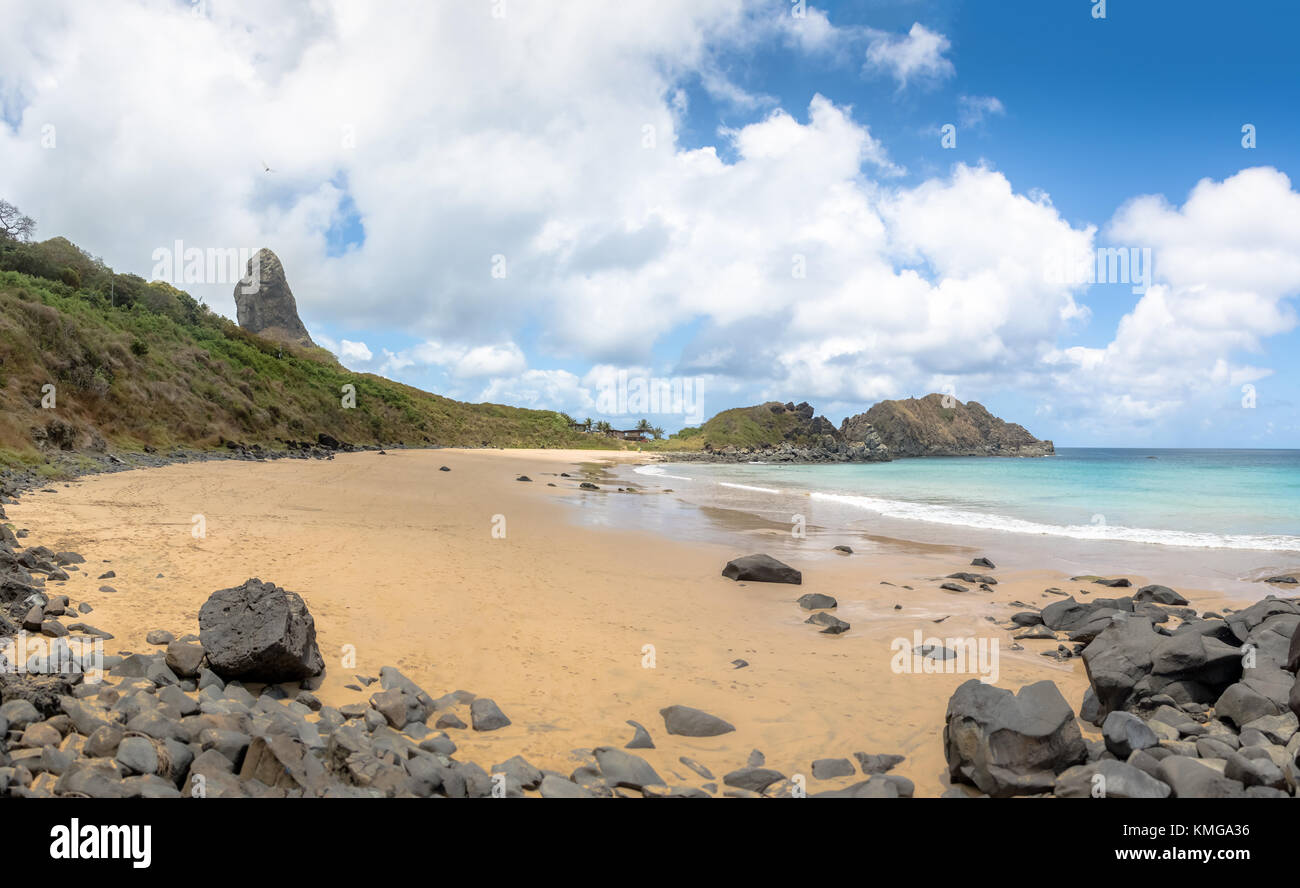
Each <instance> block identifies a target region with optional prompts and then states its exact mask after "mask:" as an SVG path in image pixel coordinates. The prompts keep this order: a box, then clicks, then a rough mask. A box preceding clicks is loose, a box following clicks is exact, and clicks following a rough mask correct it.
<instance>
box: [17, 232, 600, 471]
mask: <svg viewBox="0 0 1300 888" xmlns="http://www.w3.org/2000/svg"><path fill="white" fill-rule="evenodd" d="M39 246H41V247H43V248H46V253H43V254H40V255H41V256H44V255H48V253H49V252H52V251H56V250H59V251H62V252H63V253H64V254H65V255H66V258H67V259H69V260H75V259H76V255H80V256H82V257H83V259H84V260H85V262H83V263H82V268H80V269H78V268H76V267H75V266H73V265H72V264H71V262H68V263H67V264H66V265H65V266H63V267H73V268H74V270H76V271H78V272H80V273H79V274H78V275H76V276H70V275H63V278H64V281H68V282H67V283H65V282H63V281H59V280H50V279H48V277H37V276H34V275H30V274H24V273H20V272H16V271H0V462H7V463H13V462H35V461H38V460H39V459H40V458H41V456H40V453H39V452H38V450H37V449H36V447H35V445H34V444H33V438H32V429H33V428H36V427H42V428H43V427H46V426H47V425H49V424H50V423H51V422H52V421H54V422H55V423H56V424H57V423H59V422H63V423H68V424H71V426H73V427H75V437H76V443H77V446H78V447H94V446H98V445H99V444H103V443H106V444H108V445H109V446H111V447H113V448H117V449H122V450H138V449H142V448H143V447H144V446H145V445H152V446H154V447H157V448H159V449H164V448H167V447H170V446H183V447H199V448H202V447H215V446H218V445H219V444H220V443H221V441H222V440H223V439H225V440H235V441H240V442H243V443H250V444H251V443H260V444H264V445H267V444H274V443H276V442H277V441H279V440H300V441H301V440H308V441H315V439H316V436H317V434H319V433H325V434H329V435H332V436H334V437H335V438H337V439H339V440H342V441H347V442H350V443H354V444H377V443H382V444H397V443H404V444H410V445H428V444H439V445H446V446H485V445H486V446H501V447H542V446H545V447H582V448H601V447H618V446H619V445H618V444H617V443H616V442H613V441H610V440H608V439H602V438H597V437H593V436H590V435H582V434H579V433H575V432H572V431H570V430H569V429H568V427H567V425H566V423H565V421H564V419H563V418H562V417H561V416H560V415H559V414H558V413H554V412H552V411H544V410H525V409H520V408H515V407H505V406H501V405H496V404H466V403H462V402H459V401H453V400H451V399H449V398H443V397H440V396H438V395H434V394H430V393H428V392H423V391H420V390H419V389H415V388H412V387H410V386H406V385H402V384H400V383H396V382H393V381H391V380H387V379H384V378H382V377H379V376H374V375H372V374H357V373H353V372H351V371H349V370H347V369H345V368H343V367H342V366H340V365H339V364H338V363H337V362H336V361H335V360H334V358H333V357H332V356H331V355H329V354H328V353H327V352H325V351H323V350H321V349H290V348H288V347H284V348H283V351H282V347H281V346H280V345H279V344H277V343H274V342H270V341H268V340H265V339H262V338H260V337H258V336H255V335H253V334H250V333H248V332H246V331H244V330H241V329H240V328H239V327H238V326H237V325H235V324H234V323H232V322H230V321H229V320H227V319H225V318H222V317H220V316H219V315H215V314H213V313H212V312H210V311H208V310H207V309H206V308H204V307H202V306H199V305H198V304H197V303H196V302H195V301H194V300H193V299H191V298H190V297H189V296H188V294H185V293H183V292H181V291H179V290H176V289H175V288H173V287H170V286H168V285H167V284H158V283H155V284H145V283H144V282H143V281H142V280H141V279H140V278H138V277H134V276H129V275H114V274H113V273H112V272H111V271H109V270H105V269H104V268H103V266H102V264H96V263H95V261H94V260H93V259H90V258H89V257H85V254H81V253H80V251H76V248H75V247H72V245H71V244H68V243H67V242H66V241H62V240H61V239H56V240H55V241H47V242H45V244H43V245H39ZM69 250H71V251H74V252H71V253H70V252H68V251H69ZM9 258H10V260H12V259H13V254H12V252H11V254H10V257H9ZM38 258H39V257H38ZM60 258H63V256H61V257H60ZM14 264H15V263H14V262H12V261H10V262H9V263H8V265H9V267H13V266H14ZM42 273H44V274H46V275H48V274H50V272H49V271H48V270H43V271H42ZM55 274H57V272H55ZM104 275H108V277H104ZM110 279H111V280H113V281H114V282H115V284H114V287H113V289H112V291H111V292H112V294H113V296H112V297H111V298H112V299H113V300H116V301H130V303H131V304H130V305H129V306H122V305H120V304H119V305H114V304H112V302H111V301H110V296H109V292H110V290H109V287H108V286H107V283H106V282H107V281H108V280H110ZM47 383H53V384H54V385H55V386H56V390H57V408H56V409H54V410H48V409H42V408H41V407H40V402H41V397H42V386H43V385H45V384H47ZM347 383H351V384H352V385H355V386H356V407H355V408H354V409H343V408H342V406H341V403H340V399H341V397H342V394H341V387H342V386H343V385H344V384H347Z"/></svg>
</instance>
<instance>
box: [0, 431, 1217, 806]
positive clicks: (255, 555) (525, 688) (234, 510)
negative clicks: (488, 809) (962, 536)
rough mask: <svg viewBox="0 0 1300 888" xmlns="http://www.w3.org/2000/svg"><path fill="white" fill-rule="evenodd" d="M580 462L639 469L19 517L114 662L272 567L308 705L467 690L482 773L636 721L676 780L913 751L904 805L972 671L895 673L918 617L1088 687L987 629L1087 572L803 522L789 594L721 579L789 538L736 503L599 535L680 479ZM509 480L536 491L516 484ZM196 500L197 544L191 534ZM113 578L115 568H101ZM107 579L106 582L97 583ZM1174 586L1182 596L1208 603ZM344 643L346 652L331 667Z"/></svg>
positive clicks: (314, 474) (264, 479)
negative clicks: (822, 611)
mask: <svg viewBox="0 0 1300 888" xmlns="http://www.w3.org/2000/svg"><path fill="white" fill-rule="evenodd" d="M594 460H601V461H605V466H607V465H609V461H610V460H622V461H625V462H626V461H633V462H635V461H644V458H643V457H641V456H640V455H637V454H623V455H614V456H610V455H609V454H592V453H589V452H582V451H544V450H542V451H500V450H438V451H393V452H389V453H387V454H379V453H374V452H365V453H353V454H341V455H339V456H338V457H337V458H336V459H334V460H332V461H328V462H321V461H300V460H280V461H271V462H257V463H246V462H233V461H214V462H206V463H193V464H185V465H173V466H169V467H164V468H157V469H148V470H136V471H129V472H122V473H119V474H112V475H101V476H96V477H89V478H85V479H83V480H80V481H77V482H74V483H71V484H68V485H59V486H58V487H57V488H55V489H57V491H58V492H57V493H48V492H32V493H30V494H28V495H25V496H24V497H23V498H22V501H21V504H20V505H17V506H13V507H11V508H10V517H11V519H12V520H13V521H14V523H15V524H16V525H17V526H19V527H26V528H29V529H30V531H31V536H32V540H33V541H35V542H39V543H40V544H42V545H46V546H50V547H51V548H55V549H73V550H76V551H78V552H81V553H82V554H84V555H85V557H86V558H87V563H86V564H84V565H82V570H81V571H80V572H78V573H75V574H73V576H72V578H71V579H70V580H69V581H68V582H67V583H66V584H65V585H64V588H62V589H60V590H59V591H62V592H66V593H67V594H69V595H70V596H71V597H72V599H73V600H74V601H80V600H85V601H88V602H90V603H91V604H92V605H93V606H94V611H93V612H92V613H90V614H89V615H87V616H86V618H85V619H86V620H87V622H89V623H91V624H93V625H95V626H97V627H98V628H100V629H103V630H106V631H108V632H111V633H113V635H114V636H115V638H114V639H113V640H112V641H109V642H107V644H106V646H105V649H106V652H109V653H113V652H117V651H141V650H146V649H148V645H147V644H146V643H145V635H146V633H147V632H148V631H149V630H151V629H167V630H169V631H171V632H174V633H176V634H177V635H182V634H185V633H190V632H197V630H198V622H197V616H198V610H199V607H200V606H201V605H202V604H203V602H204V601H205V600H206V599H207V597H208V596H209V595H210V594H211V593H212V592H213V591H215V590H217V589H221V588H226V587H230V586H235V585H238V584H240V583H242V582H243V581H244V580H246V579H248V578H249V577H259V578H261V579H263V580H267V581H273V582H275V583H276V584H278V585H281V586H283V587H285V588H287V589H291V590H293V591H296V592H298V593H300V594H301V595H302V597H303V598H304V599H305V601H306V602H307V605H308V607H309V608H310V610H311V612H312V614H313V615H314V617H315V622H316V630H317V634H318V639H319V642H320V647H321V651H322V653H323V655H324V658H325V662H326V673H325V676H324V680H323V682H322V683H321V685H320V688H319V690H318V691H317V694H318V696H319V697H320V698H321V699H322V700H323V701H324V702H325V703H326V704H329V705H333V706H341V705H344V704H347V703H355V702H364V701H365V700H366V699H367V698H368V697H369V695H370V693H371V691H370V690H366V691H364V692H358V691H356V690H353V689H350V688H348V687H346V685H348V684H355V683H356V682H357V679H356V676H357V675H362V676H374V675H377V674H378V672H379V669H380V667H382V666H385V665H393V666H397V667H398V668H400V669H401V670H402V671H403V672H405V673H406V674H407V675H408V676H410V677H411V678H412V679H413V680H415V681H416V682H418V683H419V684H420V685H421V686H423V687H424V688H426V689H427V690H428V691H429V692H430V693H431V694H433V695H435V696H437V695H440V694H443V693H447V692H450V691H453V690H457V689H464V690H468V691H471V692H473V693H475V694H478V695H480V696H487V697H491V698H493V699H494V700H495V701H496V702H497V703H498V705H500V707H501V708H502V710H504V712H505V713H506V714H507V715H508V716H509V717H510V719H511V720H512V721H513V724H511V725H510V726H508V727H506V728H504V729H501V730H498V731H494V732H491V733H478V732H474V731H472V730H468V729H466V730H453V731H451V732H450V733H451V734H452V736H453V739H454V740H455V741H456V743H457V744H458V745H459V747H460V749H461V750H462V751H463V753H464V755H465V757H467V758H469V759H472V760H474V761H479V762H483V763H485V766H486V764H490V763H492V762H496V761H502V760H504V759H506V758H509V757H510V756H513V755H516V754H522V755H524V756H525V757H526V758H528V759H529V760H530V761H531V762H533V763H534V764H536V765H537V766H538V767H542V768H551V769H554V770H557V771H562V772H564V773H568V772H569V771H571V770H572V769H573V768H574V767H575V766H576V762H577V759H576V758H575V757H574V755H573V751H574V750H590V749H591V748H592V747H594V746H599V745H612V746H618V747H621V746H623V745H624V744H625V743H626V742H627V741H628V740H629V739H630V738H631V737H632V733H633V729H632V728H631V727H629V726H628V725H627V721H628V720H629V719H630V720H635V721H637V722H640V723H641V724H643V725H645V727H646V728H647V729H648V730H649V732H650V734H651V736H652V737H653V739H654V742H655V744H656V748H655V749H650V750H641V751H640V752H641V753H642V754H644V756H645V758H646V759H647V760H648V761H650V762H651V763H652V764H653V765H654V766H655V767H656V768H657V769H659V770H660V772H661V773H662V774H663V775H664V776H665V778H666V779H669V781H670V782H674V783H680V784H684V785H694V786H698V785H701V784H702V783H704V782H706V781H704V780H703V779H702V778H700V777H698V776H696V775H695V774H693V773H692V772H691V771H689V770H688V769H687V768H685V767H683V766H682V765H681V764H679V762H678V759H679V757H680V756H683V755H685V756H688V757H691V758H694V759H696V760H698V761H699V762H701V763H703V764H704V765H705V766H707V767H708V768H710V769H711V770H712V771H713V773H714V774H715V775H717V776H718V777H719V778H720V777H721V775H722V774H724V773H726V772H728V771H731V770H734V769H736V768H739V767H742V766H744V765H745V763H746V761H747V759H748V758H749V756H750V754H751V752H752V751H753V750H759V751H761V752H762V753H763V754H764V756H765V757H766V761H767V763H768V766H770V767H773V768H776V769H778V770H780V771H782V772H783V773H785V774H787V775H793V774H803V775H806V778H807V781H808V790H809V792H814V791H818V790H821V789H831V788H837V787H840V786H845V785H848V784H850V783H852V782H853V781H854V780H856V779H861V778H856V777H845V778H838V779H834V780H826V781H821V780H815V779H813V778H812V776H811V773H810V768H811V762H812V761H813V760H815V759H819V758H838V757H849V758H851V757H852V754H853V753H855V752H865V753H871V754H874V753H897V754H900V755H905V756H906V757H907V758H906V761H905V762H904V763H903V764H901V765H900V766H898V767H897V768H896V769H895V770H894V772H893V773H896V774H901V775H903V776H906V777H908V778H910V779H911V780H913V781H914V782H915V783H916V789H917V795H918V796H921V795H937V794H939V793H941V792H943V791H944V790H945V789H947V788H948V785H949V784H948V781H947V776H946V769H945V765H944V758H943V748H942V741H941V736H942V729H943V724H944V712H945V708H946V704H947V701H948V698H949V696H950V695H951V694H952V692H953V690H954V689H955V688H956V687H957V686H958V685H960V684H961V683H962V682H964V681H966V680H968V679H969V678H970V677H972V676H971V675H966V674H942V673H940V674H916V673H913V674H906V673H901V674H900V673H899V672H897V671H896V670H895V669H894V668H892V667H891V663H892V660H893V656H894V649H893V647H891V645H893V644H894V642H895V640H896V639H905V640H906V642H907V643H908V645H909V646H910V643H911V640H912V639H913V635H914V632H917V631H919V632H920V633H922V635H923V636H924V637H925V638H927V639H929V638H931V637H933V638H935V639H938V640H940V641H942V640H944V639H947V638H967V637H975V638H978V639H988V640H990V641H992V640H996V641H997V644H998V650H999V659H998V674H997V676H996V682H995V683H996V684H997V685H999V686H1001V687H1006V688H1011V689H1013V690H1014V689H1017V688H1019V687H1021V686H1022V685H1024V684H1027V683H1030V682H1034V681H1038V680H1041V679H1051V680H1052V681H1054V682H1056V684H1057V686H1058V687H1059V688H1060V689H1061V691H1062V693H1063V694H1064V695H1065V698H1066V700H1067V701H1069V703H1070V705H1071V706H1072V707H1075V708H1076V710H1077V708H1078V706H1079V704H1080V701H1081V699H1082V696H1083V693H1084V691H1085V689H1086V688H1087V678H1086V676H1085V674H1084V670H1083V665H1082V662H1081V661H1079V660H1077V659H1071V660H1066V661H1063V662H1057V661H1056V660H1053V659H1049V658H1047V657H1044V656H1041V655H1040V652H1041V651H1042V650H1045V649H1049V648H1050V649H1054V648H1055V647H1056V644H1057V642H1056V641H1054V640H1053V641H1033V640H1027V641H1024V642H1022V644H1023V645H1024V650H1022V651H1015V650H1012V649H1011V648H1012V645H1013V641H1012V634H1013V633H1012V632H1011V631H1009V630H1007V629H1004V628H1001V627H1002V626H1006V625H1008V624H1007V622H1006V620H1007V617H1008V616H1009V615H1010V614H1011V613H1012V612H1014V611H1016V610H1020V609H1022V608H1020V607H1017V606H1014V605H1013V604H1012V602H1016V601H1019V602H1024V603H1027V604H1030V605H1033V606H1035V607H1042V606H1044V605H1046V604H1048V603H1050V601H1051V600H1052V596H1049V595H1047V594H1046V593H1045V592H1044V589H1046V588H1048V587H1060V588H1062V589H1065V590H1067V591H1070V592H1074V591H1075V590H1076V589H1078V587H1080V586H1082V585H1086V584H1083V583H1073V584H1071V583H1070V582H1069V579H1068V577H1066V576H1063V575H1061V574H1059V573H1054V572H1051V571H1045V570H1040V569H1036V567H1035V566H1034V565H1032V564H1014V563H1003V562H1001V561H999V562H998V567H997V569H996V570H995V571H992V573H994V574H995V575H996V576H997V577H998V579H999V583H998V585H997V586H995V587H994V591H993V592H992V593H991V594H990V593H987V592H981V591H979V590H978V589H974V590H973V591H971V592H967V593H964V594H957V593H952V592H947V591H944V590H941V589H940V588H939V585H940V583H941V582H943V580H942V579H941V578H942V577H943V576H945V575H946V574H949V573H952V572H954V571H961V570H968V569H971V568H969V564H970V561H971V558H972V557H974V556H975V555H978V554H985V553H983V552H978V551H975V550H973V549H969V548H963V547H958V546H952V547H946V546H938V545H933V544H928V545H909V544H904V543H901V542H899V543H891V542H889V541H883V542H882V541H877V545H873V546H871V547H869V548H870V551H868V552H866V553H865V554H854V555H852V556H841V555H837V554H833V553H829V549H830V543H829V542H827V544H826V545H825V546H822V545H821V543H820V535H821V534H822V533H824V531H823V529H819V528H810V530H809V538H808V539H807V540H805V541H803V542H804V548H805V550H806V551H807V553H808V556H807V557H804V558H798V557H790V556H787V555H785V554H781V555H779V556H778V557H782V558H783V559H785V560H788V561H789V563H791V564H792V565H793V566H794V567H797V568H800V569H801V570H803V584H802V585H800V586H794V585H785V584H763V583H737V582H733V581H731V580H728V579H726V578H724V577H722V576H721V575H720V570H721V568H722V566H723V565H724V564H725V563H726V562H727V561H728V560H729V559H731V558H735V557H737V556H740V555H746V554H751V553H753V552H758V551H764V550H765V548H771V546H767V545H765V543H767V542H771V541H775V540H776V538H777V535H781V536H785V537H788V536H789V532H788V528H787V529H780V528H777V527H764V526H763V525H762V522H753V521H749V522H745V521H743V520H741V519H739V518H738V519H736V524H735V529H734V532H733V534H732V536H733V537H734V539H733V541H732V542H730V543H728V542H725V540H726V535H725V534H724V535H721V536H719V535H717V534H714V535H712V536H711V537H710V538H709V539H708V540H707V541H698V540H697V541H690V540H686V539H681V538H674V537H673V536H671V535H666V534H664V533H661V532H651V531H649V530H638V529H633V528H628V527H626V526H620V527H613V526H606V524H605V523H604V522H603V521H601V520H599V519H598V520H590V518H591V516H590V515H588V514H587V513H588V512H590V511H592V507H593V506H594V505H595V504H597V503H600V502H601V501H600V500H598V499H596V498H600V497H622V498H623V499H624V500H626V501H628V502H629V503H631V505H630V506H628V508H630V509H632V510H633V511H635V510H636V509H637V508H638V506H637V505H636V503H635V501H636V500H638V499H641V500H642V501H649V499H650V498H652V497H656V496H658V497H663V496H672V494H671V493H663V492H655V491H653V489H651V488H645V489H643V491H642V492H640V493H635V494H633V493H619V492H617V490H616V489H614V488H612V487H605V486H603V485H602V489H601V490H597V491H590V490H580V489H579V488H578V484H579V482H580V481H582V480H584V479H585V478H587V477H595V476H596V475H597V474H599V473H600V472H601V471H602V469H603V468H604V467H605V466H602V465H597V464H595V463H594V462H593V461H594ZM444 465H445V466H447V467H449V468H450V469H451V471H449V472H443V471H440V470H439V469H440V467H441V466H444ZM561 473H568V474H569V475H570V477H563V476H562V475H561ZM584 473H585V474H584ZM520 474H526V475H528V476H529V477H531V478H532V479H533V481H532V483H523V482H520V481H517V480H516V477H517V476H518V475H520ZM552 484H554V485H555V486H550V485H552ZM622 505H623V503H622V502H620V506H622ZM200 515H201V516H202V523H203V525H204V535H203V536H202V538H199V537H197V536H196V535H195V532H194V529H195V527H196V524H195V522H196V521H198V520H199V519H197V518H196V516H200ZM584 516H586V517H587V518H588V519H589V520H583V519H584ZM715 517H716V516H715ZM494 528H496V529H497V535H496V536H494ZM502 529H504V536H503V537H502V536H501V530H502ZM814 554H815V557H814ZM988 554H991V555H994V556H995V560H996V553H988ZM108 570H112V571H113V572H114V573H115V574H116V576H115V577H113V578H111V579H103V580H101V579H97V577H99V576H100V574H102V573H104V572H105V571H108ZM1130 578H1131V579H1132V581H1133V583H1134V584H1135V585H1138V584H1140V583H1141V582H1143V581H1145V580H1147V579H1150V581H1152V582H1159V579H1158V578H1144V577H1139V576H1131V577H1130ZM886 583H888V584H892V585H886ZM105 584H108V585H110V586H112V587H113V588H114V589H115V590H116V591H115V592H112V593H106V592H100V591H98V590H99V587H100V586H102V585H105ZM908 586H910V587H911V588H910V589H909V588H904V587H908ZM1087 591H1088V593H1089V594H1092V595H1095V596H1104V595H1113V594H1117V593H1118V594H1122V591H1121V590H1116V592H1111V590H1108V589H1105V588H1104V587H1100V586H1096V587H1094V588H1093V589H1090V590H1087ZM1181 591H1183V593H1184V594H1185V595H1187V597H1188V598H1189V599H1191V601H1192V604H1193V606H1195V607H1198V608H1204V607H1209V606H1212V605H1214V604H1216V602H1217V598H1216V596H1215V595H1212V594H1210V593H1197V592H1196V591H1195V590H1181ZM809 592H814V593H816V592H820V593H825V594H828V595H832V596H834V597H835V598H836V599H838V601H839V607H838V609H837V610H836V611H835V613H836V615H837V616H838V617H839V618H841V619H843V620H846V621H848V622H849V623H851V624H852V629H851V630H850V631H849V632H847V633H845V634H844V635H840V636H830V635H824V634H821V633H820V632H818V631H817V628H816V627H813V626H809V625H806V624H805V623H804V620H805V618H806V617H807V615H808V613H807V612H806V611H803V610H801V609H800V608H799V607H798V605H797V604H796V603H795V602H796V599H797V598H798V597H799V596H800V595H803V594H805V593H809ZM989 618H995V619H996V620H997V621H998V623H996V624H995V623H994V622H992V621H991V620H990V619H989ZM352 652H354V654H355V665H350V661H349V660H347V659H346V658H347V657H348V656H349V654H351V653H352ZM736 660H744V661H746V662H747V663H748V666H745V667H742V668H737V667H736V666H735V665H733V661H736ZM672 704H684V705H688V706H693V707H697V708H700V709H703V710H705V711H708V712H711V713H713V714H715V715H718V716H720V717H722V718H724V719H726V720H728V721H730V722H731V723H732V724H734V725H735V726H736V730H735V731H734V732H733V733H729V734H725V735H722V736H719V737H713V738H707V739H697V738H686V737H679V736H670V735H669V734H668V733H667V732H666V730H665V728H664V722H663V720H662V718H661V717H660V715H659V710H660V709H661V708H663V707H666V706H669V705H672ZM461 716H462V718H464V719H465V720H466V721H468V720H469V719H468V714H467V713H461ZM1081 726H1082V727H1083V729H1084V734H1085V736H1095V735H1096V731H1095V729H1093V728H1092V727H1091V726H1090V725H1087V724H1084V723H1081ZM670 775H671V776H670Z"/></svg>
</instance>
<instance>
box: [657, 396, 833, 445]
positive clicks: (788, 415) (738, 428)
mask: <svg viewBox="0 0 1300 888" xmlns="http://www.w3.org/2000/svg"><path fill="white" fill-rule="evenodd" d="M827 434H830V435H834V434H835V427H834V426H832V425H831V424H830V423H829V422H827V421H826V419H825V418H823V417H814V416H813V409H812V408H811V407H809V406H808V405H807V404H799V405H798V406H796V405H794V404H782V403H781V402H779V401H769V402H767V403H765V404H755V405H754V406H752V407H733V408H731V409H730V410H723V411H722V412H721V413H718V414H716V415H715V416H713V417H712V418H711V419H709V420H708V421H707V422H705V423H704V424H703V425H701V426H700V427H698V428H686V429H682V431H680V432H678V433H677V434H675V435H670V436H669V437H668V438H667V439H665V440H663V441H655V442H648V443H647V444H644V445H642V447H643V449H645V450H662V451H674V450H677V451H680V450H704V449H712V450H721V449H723V448H724V447H735V448H736V449H738V450H743V449H745V448H750V449H759V448H763V447H775V446H777V445H780V444H782V443H786V442H788V443H790V444H793V445H798V446H806V445H810V444H815V443H817V442H818V441H819V440H820V439H821V436H822V435H827Z"/></svg>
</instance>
